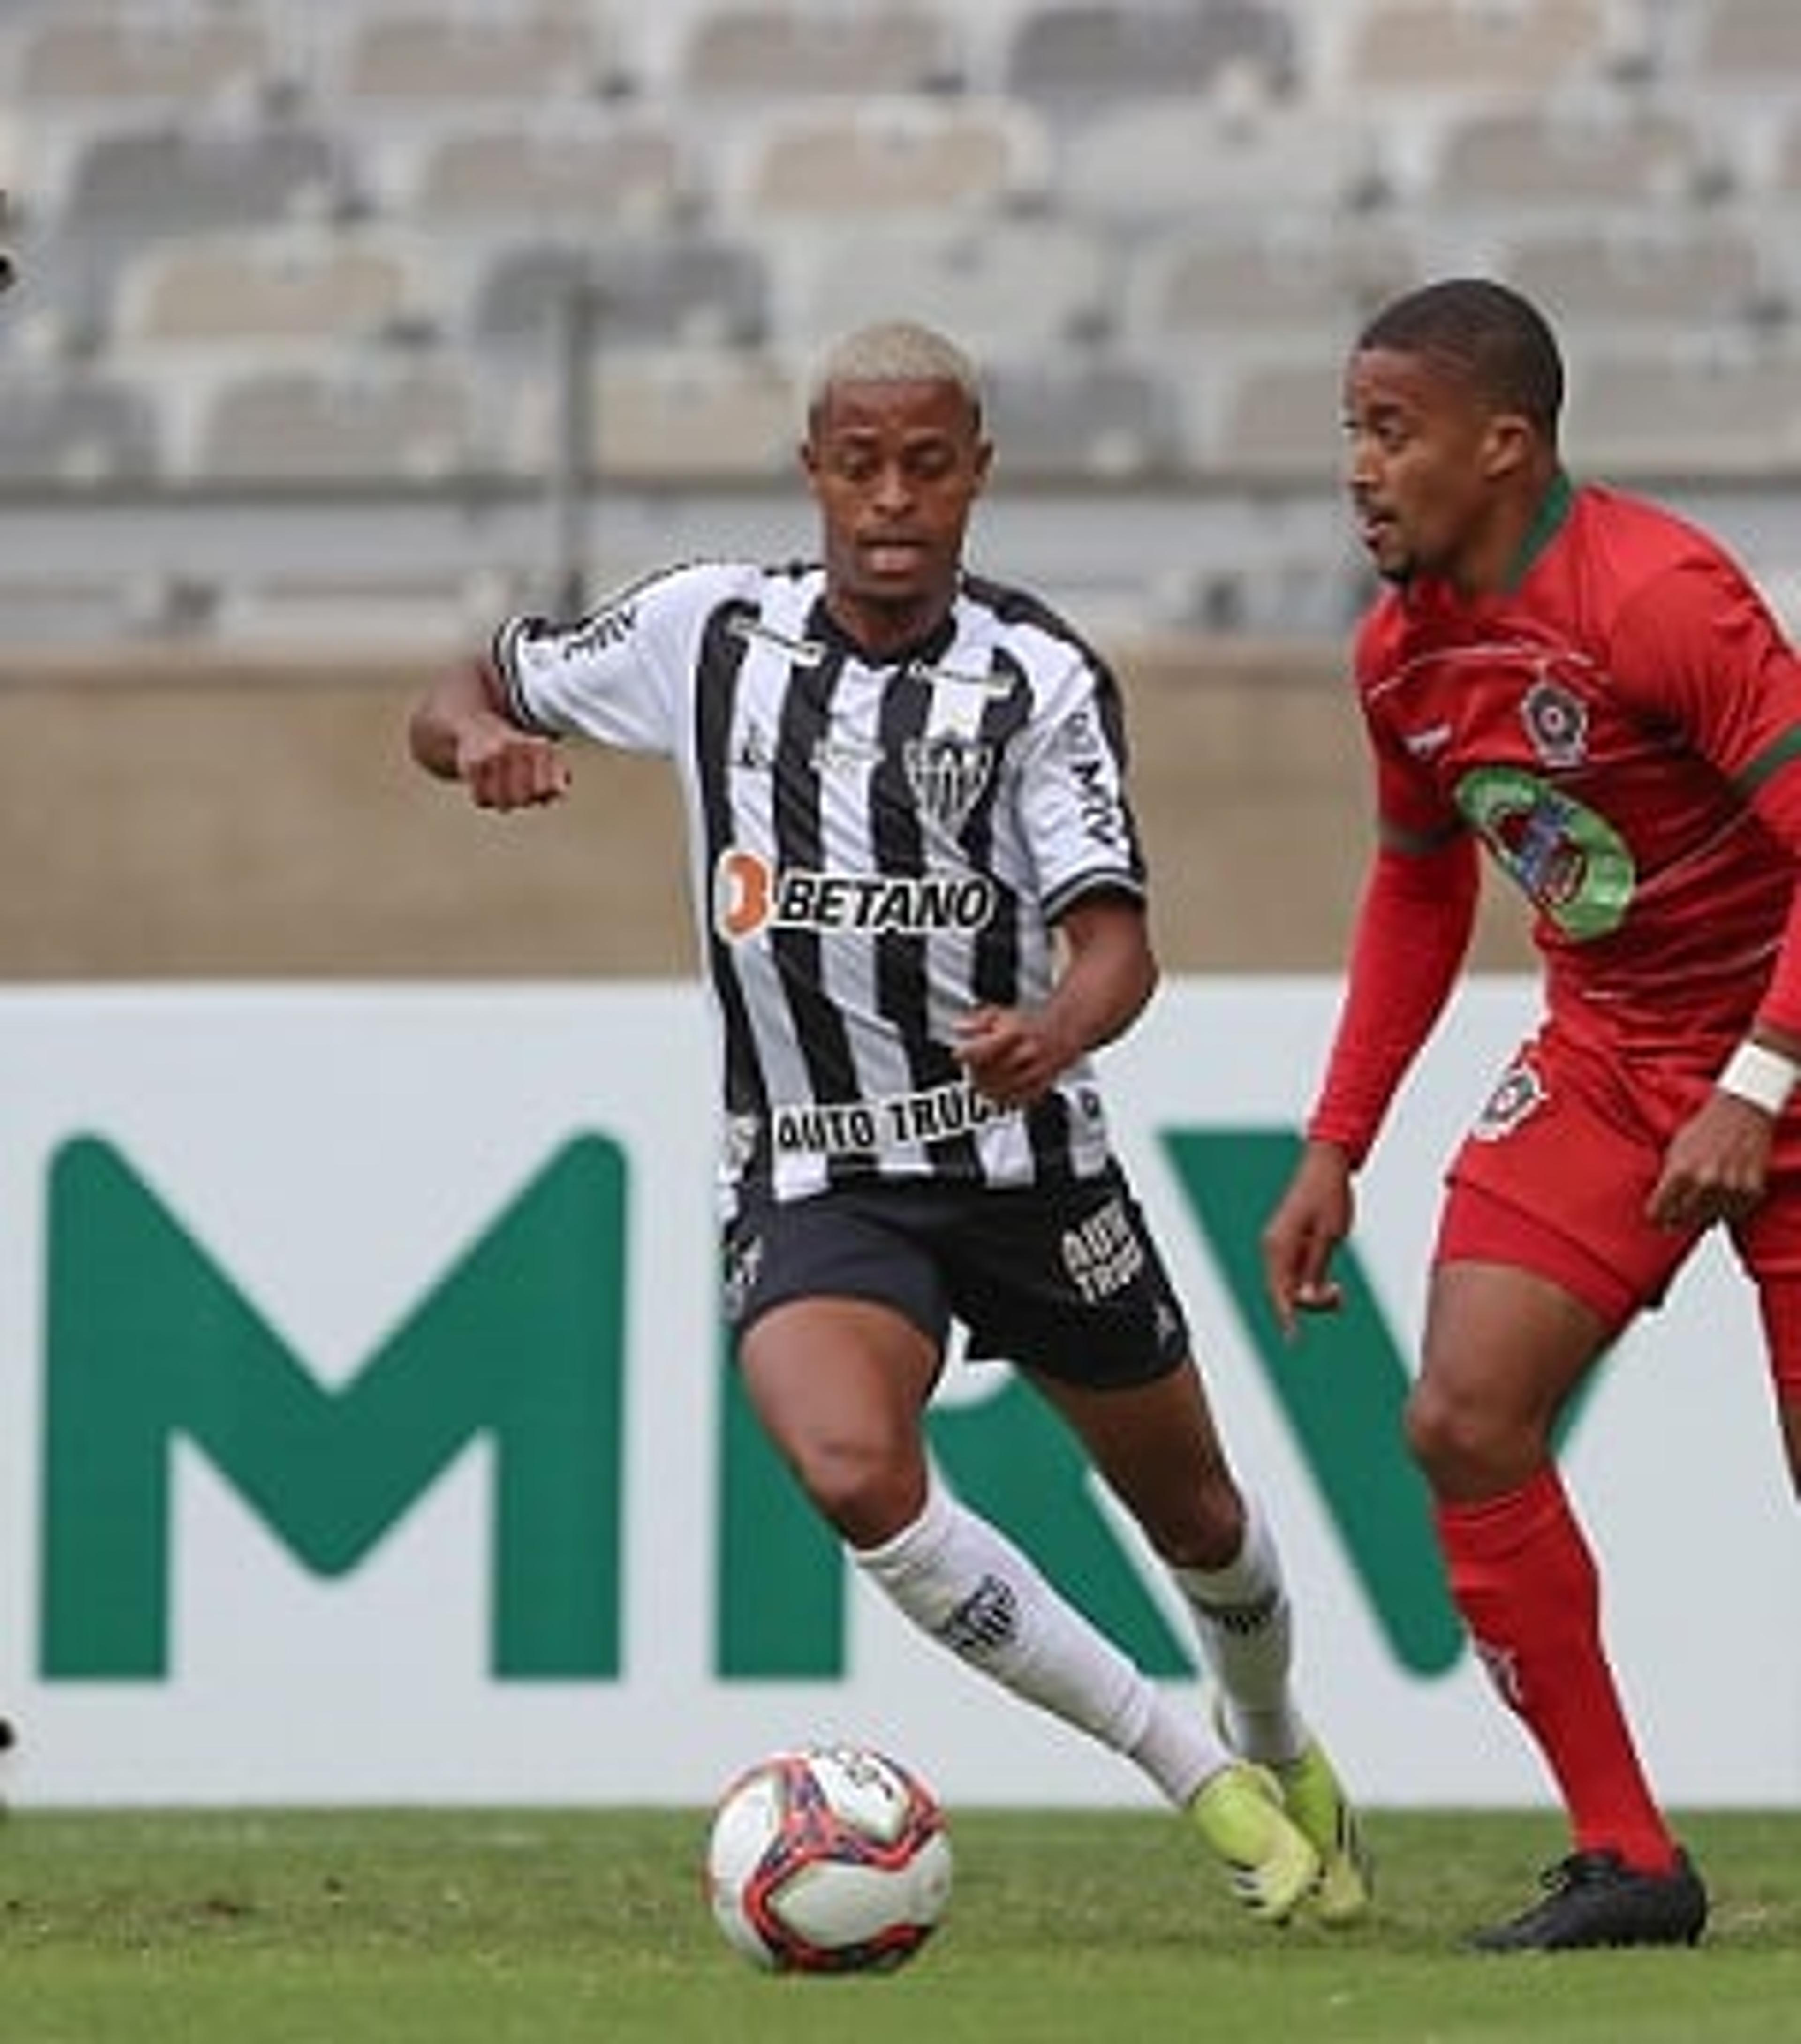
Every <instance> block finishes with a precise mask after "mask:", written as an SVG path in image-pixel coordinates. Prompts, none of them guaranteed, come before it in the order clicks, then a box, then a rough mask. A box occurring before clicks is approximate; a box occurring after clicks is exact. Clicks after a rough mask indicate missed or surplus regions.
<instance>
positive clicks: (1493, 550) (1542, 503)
mask: <svg viewBox="0 0 1801 2044" xmlns="http://www.w3.org/2000/svg"><path fill="white" fill-rule="evenodd" d="M1572 494H1573V492H1572V487H1571V484H1570V480H1569V477H1568V474H1565V472H1564V470H1563V469H1562V468H1561V467H1556V466H1553V467H1551V468H1550V469H1549V471H1545V472H1542V473H1540V474H1536V475H1534V478H1532V484H1531V486H1530V489H1528V490H1522V491H1521V493H1520V494H1519V496H1518V498H1517V499H1515V500H1514V501H1510V503H1508V504H1507V505H1506V506H1505V507H1503V509H1502V511H1501V513H1499V515H1498V516H1497V517H1496V518H1495V520H1494V521H1493V523H1492V524H1491V525H1490V526H1489V528H1488V529H1487V531H1485V532H1483V533H1482V534H1480V536H1478V538H1477V539H1476V541H1475V542H1474V543H1473V544H1472V545H1471V546H1470V547H1469V548H1468V549H1467V550H1466V551H1465V552H1464V555H1463V556H1462V557H1461V558H1460V559H1459V560H1458V561H1457V563H1456V565H1455V567H1453V570H1452V571H1451V572H1450V573H1449V574H1447V575H1446V577H1445V579H1446V581H1448V582H1449V583H1450V585H1451V586H1452V587H1453V589H1454V590H1456V591H1457V594H1458V595H1459V596H1460V597H1463V598H1464V601H1466V602H1475V601H1478V600H1480V598H1482V597H1491V596H1505V595H1507V594H1510V592H1511V591H1512V590H1516V589H1518V587H1519V586H1520V584H1521V583H1522V582H1523V581H1525V579H1526V576H1527V575H1528V574H1530V572H1531V571H1532V568H1533V566H1534V563H1536V562H1537V559H1538V557H1539V556H1540V555H1541V554H1542V553H1543V552H1544V551H1545V548H1546V547H1547V546H1549V544H1550V543H1551V541H1552V540H1553V538H1555V537H1556V536H1557V533H1558V532H1560V530H1561V529H1562V527H1563V524H1564V520H1565V519H1566V518H1568V516H1569V509H1570V501H1571V498H1572Z"/></svg>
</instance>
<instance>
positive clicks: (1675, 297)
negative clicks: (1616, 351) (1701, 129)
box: [1499, 220, 1770, 332]
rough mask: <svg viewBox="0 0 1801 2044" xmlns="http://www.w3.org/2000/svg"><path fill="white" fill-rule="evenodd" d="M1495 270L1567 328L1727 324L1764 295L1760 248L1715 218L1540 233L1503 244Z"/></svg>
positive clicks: (1756, 307)
mask: <svg viewBox="0 0 1801 2044" xmlns="http://www.w3.org/2000/svg"><path fill="white" fill-rule="evenodd" d="M1499 267H1500V269H1501V271H1502V274H1503V275H1505V276H1506V277H1507V279H1508V281H1509V282H1511V283H1513V284H1514V285H1516V286H1518V288H1519V289H1520V290H1523V291H1525V292H1526V294H1528V295H1529V296H1530V297H1531V298H1534V299H1536V300H1537V302H1539V303H1541V304H1542V305H1544V306H1545V308H1546V309H1547V310H1548V311H1549V313H1551V315H1552V317H1553V318H1554V319H1556V320H1557V321H1558V322H1559V324H1560V325H1567V326H1568V328H1571V329H1572V331H1573V330H1580V329H1586V330H1587V331H1588V332H1593V330H1594V329H1595V328H1606V327H1613V326H1619V327H1626V328H1634V327H1636V328H1641V329H1643V328H1649V329H1651V330H1653V331H1655V330H1657V328H1663V329H1664V331H1666V332H1676V331H1680V330H1681V329H1682V328H1684V327H1696V328H1699V327H1701V326H1704V325H1731V324H1733V323H1734V322H1736V321H1749V320H1754V319H1755V318H1756V317H1758V316H1759V314H1760V312H1761V309H1762V308H1763V307H1764V305H1766V304H1768V302H1769V295H1770V289H1769V284H1768V280H1767V279H1765V276H1764V266H1763V262H1762V258H1761V254H1760V252H1759V249H1758V247H1757V243H1756V242H1755V241H1754V240H1753V239H1752V237H1751V236H1750V235H1749V233H1748V232H1746V231H1745V229H1743V228H1741V227H1739V226H1737V225H1733V224H1732V223H1730V222H1727V221H1716V220H1707V221H1701V222H1698V223H1695V224H1693V225H1689V224H1687V223H1684V222H1681V221H1678V222H1676V224H1674V225H1658V224H1656V223H1654V222H1649V221H1648V222H1645V223H1644V224H1642V225H1632V226H1630V227H1614V228H1612V229H1608V228H1606V227H1602V226H1591V227H1583V226H1574V227H1568V228H1562V227H1545V228H1541V229H1537V230H1536V231H1534V232H1522V233H1520V234H1518V235H1516V236H1513V237H1512V238H1511V239H1510V240H1507V241H1506V242H1504V243H1503V246H1502V257H1501V263H1500V266H1499Z"/></svg>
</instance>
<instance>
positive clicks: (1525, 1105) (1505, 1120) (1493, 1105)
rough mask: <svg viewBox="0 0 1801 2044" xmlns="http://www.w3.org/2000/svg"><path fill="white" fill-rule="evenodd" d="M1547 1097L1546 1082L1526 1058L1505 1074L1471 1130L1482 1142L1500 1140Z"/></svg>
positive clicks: (1511, 1131) (1484, 1104)
mask: <svg viewBox="0 0 1801 2044" xmlns="http://www.w3.org/2000/svg"><path fill="white" fill-rule="evenodd" d="M1545 1097H1546V1096H1545V1082H1544V1081H1543V1080H1542V1079H1541V1078H1540V1077H1539V1076H1538V1074H1537V1072H1536V1071H1534V1069H1533V1068H1532V1066H1530V1065H1529V1064H1527V1063H1526V1061H1525V1060H1524V1058H1522V1059H1521V1060H1520V1062H1518V1064H1516V1065H1510V1066H1508V1067H1507V1070H1506V1071H1504V1072H1503V1074H1501V1077H1500V1079H1499V1082H1497V1084H1496V1085H1495V1090H1494V1091H1493V1092H1492V1093H1490V1094H1489V1096H1488V1097H1487V1100H1486V1101H1484V1102H1483V1105H1482V1112H1480V1114H1479V1115H1477V1116H1476V1123H1475V1125H1474V1127H1473V1128H1472V1129H1471V1130H1470V1133H1471V1135H1473V1136H1474V1137H1475V1138H1476V1141H1477V1142H1478V1143H1499V1141H1500V1140H1501V1139H1502V1138H1503V1136H1507V1135H1512V1133H1513V1132H1514V1130H1515V1129H1516V1128H1518V1127H1519V1125H1520V1124H1521V1123H1522V1121H1524V1120H1526V1116H1528V1115H1530V1114H1534V1113H1536V1112H1537V1110H1538V1109H1539V1108H1541V1107H1542V1106H1543V1105H1544V1104H1545Z"/></svg>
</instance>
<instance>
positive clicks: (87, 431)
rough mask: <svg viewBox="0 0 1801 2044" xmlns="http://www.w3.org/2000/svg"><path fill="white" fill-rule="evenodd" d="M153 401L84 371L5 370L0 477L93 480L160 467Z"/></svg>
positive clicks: (133, 478) (139, 475)
mask: <svg viewBox="0 0 1801 2044" xmlns="http://www.w3.org/2000/svg"><path fill="white" fill-rule="evenodd" d="M162 466H163V464H162V448H161V437H160V429H159V421H158V417H157V413H156V407H155V405H154V403H153V401H152V399H151V398H150V397H149V395H148V394H147V393H146V392H145V391H144V390H141V389H139V388H137V386H133V385H129V384H126V383H125V382H121V381H118V380H117V379H116V378H110V377H106V376H100V375H94V374H93V373H91V372H90V371H85V370H63V371H46V370H38V371H33V370H31V369H21V370H9V372H8V375H7V378H6V403H5V404H4V405H0V482H5V483H6V484H9V485H22V484H41V483H48V484H52V485H56V486H59V487H69V486H81V487H98V486H102V485H107V484H112V483H117V482H149V481H152V480H154V479H155V478H156V477H157V476H158V475H159V474H160V473H161V471H162Z"/></svg>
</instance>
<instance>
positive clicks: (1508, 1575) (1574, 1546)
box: [1437, 1466, 1676, 1873]
mask: <svg viewBox="0 0 1801 2044" xmlns="http://www.w3.org/2000/svg"><path fill="white" fill-rule="evenodd" d="M1437 1526H1438V1541H1439V1545H1440V1546H1441V1548H1442V1549H1443V1550H1444V1554H1445V1566H1446V1567H1447V1569H1448V1570H1449V1576H1450V1585H1451V1595H1452V1596H1453V1598H1455V1600H1457V1608H1458V1609H1459V1610H1460V1612H1462V1613H1463V1615H1464V1623H1465V1624H1467V1625H1468V1627H1469V1631H1470V1637H1471V1640H1472V1643H1473V1644H1474V1645H1475V1647H1476V1651H1477V1652H1478V1653H1479V1654H1480V1655H1481V1657H1482V1658H1483V1661H1484V1663H1485V1664H1486V1666H1487V1669H1488V1673H1489V1675H1490V1677H1491V1679H1492V1681H1493V1682H1494V1684H1495V1689H1497V1690H1498V1691H1499V1693H1500V1696H1501V1699H1502V1700H1503V1702H1504V1703H1505V1704H1507V1705H1508V1707H1509V1708H1510V1709H1511V1710H1513V1711H1514V1712H1517V1713H1518V1715H1519V1716H1520V1717H1521V1718H1522V1719H1523V1720H1524V1722H1525V1723H1526V1729H1527V1730H1528V1731H1530V1733H1531V1734H1532V1736H1533V1737H1534V1739H1536V1740H1537V1743H1538V1746H1539V1750H1541V1752H1542V1753H1543V1754H1544V1755H1545V1759H1546V1760H1547V1761H1548V1762H1549V1763H1550V1767H1551V1772H1552V1773H1553V1774H1554V1775H1555V1776H1556V1777H1557V1786H1558V1788H1560V1790H1561V1791H1562V1793H1563V1799H1564V1808H1566V1809H1567V1810H1568V1812H1569V1818H1570V1827H1571V1829H1572V1831H1573V1832H1574V1834H1575V1837H1576V1849H1577V1850H1579V1851H1581V1852H1594V1851H1605V1850H1611V1851H1614V1852H1617V1853H1618V1854H1619V1855H1620V1857H1621V1858H1622V1860H1623V1861H1625V1862H1626V1865H1628V1866H1630V1867H1634V1868H1637V1869H1639V1870H1641V1871H1642V1872H1645V1873H1668V1870H1669V1869H1670V1868H1671V1867H1672V1866H1673V1865H1674V1864H1675V1863H1676V1846H1675V1843H1674V1842H1673V1840H1672V1838H1671V1837H1670V1835H1669V1832H1668V1829H1667V1828H1666V1827H1665V1825H1664V1820H1663V1819H1662V1817H1661V1815H1659V1813H1658V1810H1657V1804H1655V1803H1654V1802H1653V1800H1652V1799H1651V1792H1650V1789H1649V1786H1648V1785H1646V1782H1645V1776H1644V1773H1643V1771H1642V1770H1641V1768H1640V1766H1639V1764H1638V1756H1637V1753H1636V1751H1635V1750H1634V1746H1633V1742H1632V1734H1631V1733H1630V1731H1629V1730H1628V1729H1627V1727H1626V1717H1625V1714H1624V1713H1623V1712H1622V1710H1621V1708H1620V1703H1619V1697H1618V1693H1617V1692H1616V1691H1615V1689H1614V1677H1613V1671H1612V1669H1611V1668H1610V1667H1609V1666H1608V1665H1607V1654H1606V1653H1605V1652H1604V1650H1603V1647H1602V1645H1601V1621H1600V1588H1599V1582H1598V1580H1597V1578H1596V1576H1595V1562H1594V1558H1593V1556H1592V1555H1591V1554H1590V1552H1589V1550H1588V1545H1587V1542H1586V1541H1585V1540H1584V1539H1583V1537H1582V1530H1581V1528H1580V1527H1579V1526H1578V1525H1577V1524H1576V1520H1575V1517H1574V1516H1573V1515H1572V1512H1571V1511H1570V1508H1569V1500H1568V1498H1567V1497H1566V1496H1564V1487H1563V1484H1562V1481H1561V1480H1560V1477H1558V1474H1557V1470H1555V1469H1554V1468H1553V1467H1550V1466H1546V1467H1545V1469H1544V1470H1541V1472H1540V1473H1538V1474H1537V1476H1535V1477H1533V1478H1532V1479H1531V1481H1530V1482H1528V1483H1526V1484H1525V1485H1522V1488H1521V1489H1518V1490H1515V1491H1510V1492H1508V1493H1507V1495H1506V1496H1502V1497H1492V1498H1488V1499H1486V1500H1484V1502H1483V1503H1481V1504H1440V1505H1439V1507H1438V1508H1437Z"/></svg>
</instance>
